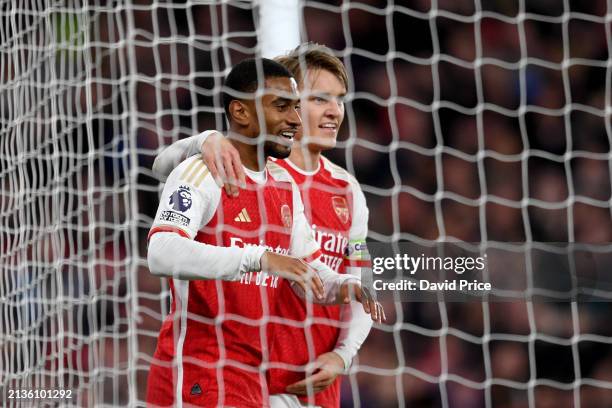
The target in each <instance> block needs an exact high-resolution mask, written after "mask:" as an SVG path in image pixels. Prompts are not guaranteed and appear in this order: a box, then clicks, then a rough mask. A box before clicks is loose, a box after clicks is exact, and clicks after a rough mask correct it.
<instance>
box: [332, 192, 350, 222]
mask: <svg viewBox="0 0 612 408" xmlns="http://www.w3.org/2000/svg"><path fill="white" fill-rule="evenodd" d="M332 205H333V207H334V211H335V212H336V215H337V216H338V218H339V219H340V221H342V223H343V224H346V223H347V222H348V221H349V209H348V203H347V202H346V198H344V197H339V196H333V197H332Z"/></svg>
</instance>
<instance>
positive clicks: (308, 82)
mask: <svg viewBox="0 0 612 408" xmlns="http://www.w3.org/2000/svg"><path fill="white" fill-rule="evenodd" d="M300 91H301V92H305V93H325V94H330V95H336V96H338V95H344V94H346V88H345V86H344V83H343V82H342V80H341V79H340V78H338V76H337V75H336V74H334V73H333V72H331V71H329V70H327V69H323V68H314V69H308V70H307V71H306V75H305V77H304V81H302V84H301V89H300Z"/></svg>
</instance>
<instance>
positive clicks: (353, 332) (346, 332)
mask: <svg viewBox="0 0 612 408" xmlns="http://www.w3.org/2000/svg"><path fill="white" fill-rule="evenodd" d="M350 186H351V192H352V194H351V195H352V203H353V205H352V210H353V214H352V224H351V227H350V229H349V246H348V247H347V251H346V253H345V255H344V267H345V269H346V273H347V274H351V275H354V276H359V277H360V278H362V277H363V276H362V270H370V269H369V268H371V260H370V255H369V253H368V249H367V245H366V237H367V236H368V219H369V216H370V214H369V211H368V207H367V204H366V200H365V196H364V194H363V191H362V190H361V187H360V186H359V184H358V183H357V181H356V180H354V179H353V180H351V183H350ZM362 282H363V280H362ZM364 284H365V282H364ZM378 307H379V308H380V312H381V314H382V319H383V320H385V313H384V309H383V308H382V306H380V305H379V306H378ZM340 321H341V323H342V327H341V329H340V334H339V336H338V341H337V342H336V347H335V348H334V350H333V351H334V352H335V353H336V354H338V355H339V356H340V357H341V358H342V360H343V362H344V368H345V369H346V368H348V367H349V366H350V364H351V361H352V360H353V357H355V356H356V355H357V352H358V351H359V349H360V348H361V345H362V344H363V342H364V341H365V339H366V338H367V337H368V334H369V333H370V330H371V328H372V319H370V318H369V316H368V315H367V314H365V313H364V312H363V310H362V308H361V307H360V305H358V304H357V303H355V302H351V304H350V305H344V306H342V308H341V310H340Z"/></svg>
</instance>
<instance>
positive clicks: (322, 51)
mask: <svg viewBox="0 0 612 408" xmlns="http://www.w3.org/2000/svg"><path fill="white" fill-rule="evenodd" d="M274 60H275V61H276V62H279V63H281V64H282V65H284V66H285V67H286V68H287V69H288V70H289V71H290V72H291V73H292V74H293V76H294V77H295V79H296V80H297V81H298V83H299V84H302V85H303V80H304V77H303V73H302V67H304V66H305V67H306V69H312V70H316V69H324V70H326V71H329V72H330V73H332V74H333V75H334V76H335V77H336V78H338V79H339V80H340V82H341V83H342V84H343V85H344V88H345V89H346V90H348V77H347V74H346V68H345V67H344V64H343V63H342V61H340V59H339V58H338V57H336V56H335V55H334V54H333V52H332V50H330V49H329V48H327V47H326V46H324V45H321V44H317V43H313V42H309V43H305V44H300V45H298V46H297V47H296V48H295V49H293V50H292V51H291V52H290V53H289V54H287V55H282V56H280V57H276V58H275V59H274Z"/></svg>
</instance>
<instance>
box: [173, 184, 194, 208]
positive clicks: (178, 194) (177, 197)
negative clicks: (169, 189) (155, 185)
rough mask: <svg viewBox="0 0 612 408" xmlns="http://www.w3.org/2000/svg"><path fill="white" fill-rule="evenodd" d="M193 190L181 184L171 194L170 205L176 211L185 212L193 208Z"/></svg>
mask: <svg viewBox="0 0 612 408" xmlns="http://www.w3.org/2000/svg"><path fill="white" fill-rule="evenodd" d="M191 203H192V200H191V191H190V190H189V187H187V186H180V187H179V188H178V190H176V191H175V192H174V193H172V195H171V196H170V205H171V206H172V209H173V210H175V211H180V212H185V211H187V210H188V209H190V208H191Z"/></svg>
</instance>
